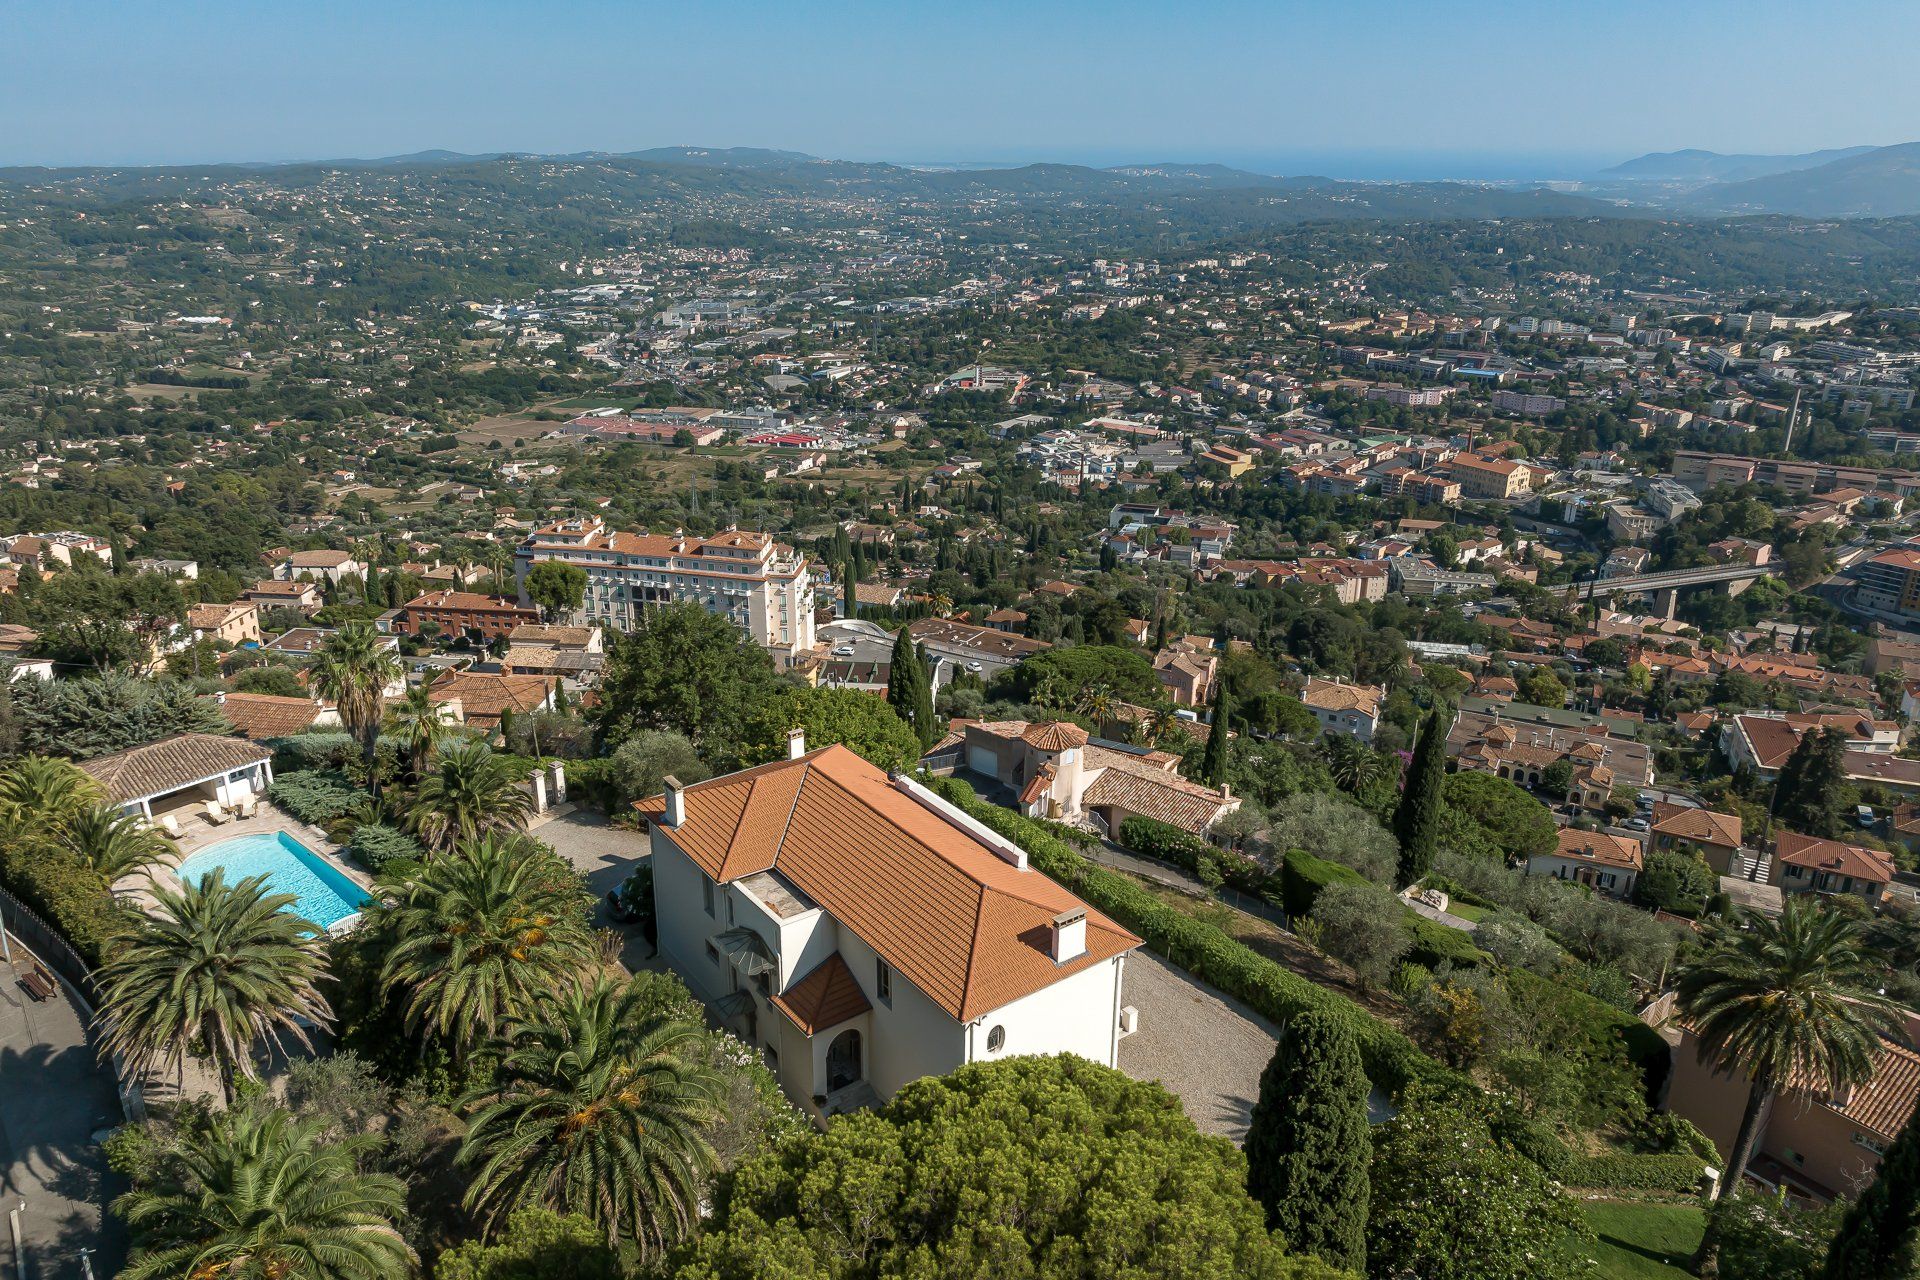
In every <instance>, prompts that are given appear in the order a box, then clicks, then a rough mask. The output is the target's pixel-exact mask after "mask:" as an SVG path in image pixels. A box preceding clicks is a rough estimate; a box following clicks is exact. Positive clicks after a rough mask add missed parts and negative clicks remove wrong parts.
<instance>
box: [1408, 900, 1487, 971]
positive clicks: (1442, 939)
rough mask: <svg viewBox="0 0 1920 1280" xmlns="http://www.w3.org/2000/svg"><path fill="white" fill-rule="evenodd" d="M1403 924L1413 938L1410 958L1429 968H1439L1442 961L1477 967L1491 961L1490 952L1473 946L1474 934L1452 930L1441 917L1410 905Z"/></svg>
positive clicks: (1455, 965) (1461, 967)
mask: <svg viewBox="0 0 1920 1280" xmlns="http://www.w3.org/2000/svg"><path fill="white" fill-rule="evenodd" d="M1402 927H1403V928H1405V929H1406V931H1407V936H1408V937H1409V938H1411V939H1412V940H1413V949H1412V950H1410V951H1408V952H1407V957H1408V958H1409V959H1411V960H1416V961H1418V962H1419V963H1421V964H1423V965H1426V966H1427V967H1428V968H1429V969H1433V968H1438V967H1439V965H1440V963H1441V962H1442V961H1447V962H1449V963H1451V964H1452V965H1453V967H1454V968H1456V969H1471V968H1476V967H1478V966H1480V965H1482V964H1485V963H1486V961H1487V953H1486V952H1484V951H1482V950H1481V949H1480V948H1479V947H1476V946H1474V945H1473V937H1472V935H1470V934H1467V933H1464V932H1462V931H1461V930H1459V929H1450V928H1448V927H1447V926H1446V925H1444V924H1441V923H1440V922H1439V921H1438V920H1429V919H1427V918H1426V917H1425V916H1423V915H1421V914H1420V913H1419V912H1417V911H1414V910H1413V909H1412V908H1408V910H1407V918H1406V921H1405V923H1404V925H1403V926H1402Z"/></svg>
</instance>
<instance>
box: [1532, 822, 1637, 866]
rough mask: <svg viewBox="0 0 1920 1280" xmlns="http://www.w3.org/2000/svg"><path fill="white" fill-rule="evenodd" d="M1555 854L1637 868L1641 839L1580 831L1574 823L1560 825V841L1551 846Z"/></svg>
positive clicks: (1600, 832) (1582, 860) (1602, 863)
mask: <svg viewBox="0 0 1920 1280" xmlns="http://www.w3.org/2000/svg"><path fill="white" fill-rule="evenodd" d="M1554 856H1555V857H1558V858H1571V859H1573V860H1575V861H1577V862H1594V863H1599V864H1601V865H1603V866H1609V867H1624V868H1626V869H1627V870H1629V871H1638V870H1639V869H1640V867H1641V861H1642V860H1641V855H1640V842H1639V841H1638V840H1635V839H1633V838H1632V837H1630V836H1615V835H1608V834H1607V833H1606V832H1604V831H1581V830H1580V829H1579V828H1577V827H1562V828H1560V844H1559V847H1558V848H1557V849H1555V850H1554Z"/></svg>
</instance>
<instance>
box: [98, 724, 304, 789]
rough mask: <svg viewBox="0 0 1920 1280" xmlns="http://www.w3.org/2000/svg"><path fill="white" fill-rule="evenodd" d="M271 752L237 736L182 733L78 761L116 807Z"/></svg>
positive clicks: (253, 761)
mask: <svg viewBox="0 0 1920 1280" xmlns="http://www.w3.org/2000/svg"><path fill="white" fill-rule="evenodd" d="M272 754H273V753H272V752H271V751H269V750H267V749H266V748H265V747H262V746H259V745H257V744H255V743H252V742H247V741H245V740H244V739H241V738H223V737H221V736H219V735H218V734H212V733H182V734H176V735H175V736H173V737H171V738H163V739H161V740H160V741H159V742H150V743H148V744H147V745H146V746H144V747H130V748H128V749H127V750H125V751H116V752H114V753H113V754H112V755H110V756H99V757H97V758H95V759H92V760H83V761H81V762H80V768H81V769H82V770H83V771H84V772H85V773H87V774H88V775H89V776H91V777H92V778H93V780H94V781H96V782H98V783H99V784H100V785H101V786H102V787H104V788H105V789H106V792H107V797H108V799H110V800H113V801H114V802H115V803H117V804H125V803H126V802H128V801H130V800H140V799H144V798H146V797H147V796H157V795H165V794H166V793H168V792H170V791H178V790H179V789H180V788H182V787H186V786H191V785H192V784H194V783H196V782H199V781H202V780H203V779H206V778H210V777H213V776H214V775H215V774H220V773H226V772H228V771H230V770H233V769H244V768H246V767H247V766H249V765H254V764H258V763H259V762H260V761H262V760H265V759H267V758H268V757H269V756H271V755H272Z"/></svg>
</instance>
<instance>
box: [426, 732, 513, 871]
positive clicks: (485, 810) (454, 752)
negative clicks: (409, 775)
mask: <svg viewBox="0 0 1920 1280" xmlns="http://www.w3.org/2000/svg"><path fill="white" fill-rule="evenodd" d="M522 781H524V779H522V778H521V777H520V774H519V773H518V771H516V770H515V768H514V766H513V765H512V763H511V762H509V761H506V760H503V759H501V758H500V757H499V756H496V755H494V754H493V748H491V747H489V746H488V745H487V744H486V743H484V742H477V741H473V740H468V741H466V742H462V743H458V744H457V745H454V746H451V747H448V748H447V749H446V750H444V751H442V752H441V753H440V759H439V762H438V764H437V765H436V766H435V768H434V771H433V772H432V773H430V774H428V775H427V776H426V777H425V778H423V779H421V782H420V791H419V794H418V795H417V796H416V797H415V799H414V807H413V811H412V813H411V814H409V815H408V822H409V824H410V825H411V826H412V827H413V832H414V834H415V835H416V836H418V837H419V838H420V842H421V843H422V844H424V845H425V846H426V847H427V848H428V849H431V850H438V851H441V852H444V851H446V850H448V849H451V848H453V847H454V846H455V845H456V844H459V843H460V842H462V841H465V840H472V839H474V838H476V837H478V836H482V835H485V834H487V833H488V832H512V831H522V830H525V829H526V825H527V819H528V818H530V817H531V816H532V815H533V797H532V796H531V795H530V794H528V793H527V792H525V791H522V790H521V789H520V783H521V782H522Z"/></svg>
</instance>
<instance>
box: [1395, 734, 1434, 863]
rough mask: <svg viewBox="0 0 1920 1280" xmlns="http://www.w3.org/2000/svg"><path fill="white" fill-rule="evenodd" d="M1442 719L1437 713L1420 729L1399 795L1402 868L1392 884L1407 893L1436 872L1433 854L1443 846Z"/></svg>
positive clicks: (1397, 818) (1397, 817)
mask: <svg viewBox="0 0 1920 1280" xmlns="http://www.w3.org/2000/svg"><path fill="white" fill-rule="evenodd" d="M1442 720H1443V717H1442V715H1441V713H1440V712H1438V711H1435V712H1433V713H1432V714H1430V715H1428V716H1427V722H1426V724H1424V725H1423V726H1421V729H1420V741H1419V743H1418V744H1416V745H1415V747H1414V749H1413V763H1412V764H1411V765H1409V766H1408V767H1407V782H1406V787H1405V789H1404V790H1402V791H1401V793H1400V807H1399V809H1397V810H1396V811H1395V812H1394V815H1393V834H1394V836H1395V838H1397V839H1398V840H1399V841H1400V866H1399V868H1398V869H1397V870H1396V871H1395V873H1394V877H1393V883H1394V886H1395V887H1396V888H1400V889H1404V888H1406V887H1407V886H1408V885H1410V884H1413V883H1414V882H1416V881H1418V880H1420V879H1421V878H1422V877H1424V876H1425V875H1426V874H1427V872H1429V871H1431V870H1432V869H1433V854H1434V850H1435V848H1436V847H1437V846H1438V844H1439V842H1440V811H1441V808H1442V807H1443V806H1444V805H1445V804H1446V798H1445V794H1444V793H1445V790H1446V784H1447V730H1446V726H1445V725H1444V724H1443V723H1442Z"/></svg>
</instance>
